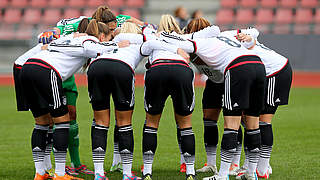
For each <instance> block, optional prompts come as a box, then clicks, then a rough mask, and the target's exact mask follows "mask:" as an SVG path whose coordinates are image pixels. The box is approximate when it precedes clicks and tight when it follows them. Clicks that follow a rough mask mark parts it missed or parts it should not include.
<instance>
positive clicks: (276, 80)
mask: <svg viewBox="0 0 320 180" xmlns="http://www.w3.org/2000/svg"><path fill="white" fill-rule="evenodd" d="M291 83H292V69H291V65H290V63H289V61H288V62H287V64H286V65H285V66H284V67H283V68H282V69H281V70H280V71H279V72H278V73H276V74H273V75H271V76H269V77H267V83H266V88H265V101H264V102H265V108H264V109H263V111H262V112H261V114H275V112H276V110H277V108H278V106H280V105H287V104H288V101H289V93H290V88H291Z"/></svg>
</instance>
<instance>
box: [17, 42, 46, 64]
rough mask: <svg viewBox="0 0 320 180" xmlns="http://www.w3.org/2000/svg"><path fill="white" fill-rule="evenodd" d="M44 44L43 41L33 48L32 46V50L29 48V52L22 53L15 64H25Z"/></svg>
mask: <svg viewBox="0 0 320 180" xmlns="http://www.w3.org/2000/svg"><path fill="white" fill-rule="evenodd" d="M42 46H43V44H42V43H40V44H38V45H36V46H34V47H33V48H31V49H30V50H28V51H27V52H25V53H24V54H22V55H21V56H19V57H18V58H17V59H16V60H15V62H14V63H15V64H17V65H23V64H24V63H25V62H26V61H27V60H28V59H29V58H31V57H32V56H34V55H35V54H37V53H39V52H40V51H41V47H42Z"/></svg>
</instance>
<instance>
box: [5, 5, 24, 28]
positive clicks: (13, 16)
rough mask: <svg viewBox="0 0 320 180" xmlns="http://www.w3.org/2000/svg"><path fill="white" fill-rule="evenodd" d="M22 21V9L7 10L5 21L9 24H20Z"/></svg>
mask: <svg viewBox="0 0 320 180" xmlns="http://www.w3.org/2000/svg"><path fill="white" fill-rule="evenodd" d="M20 20H21V9H16V8H15V9H13V8H10V9H6V11H5V14H4V17H3V21H4V22H5V23H8V24H15V23H19V22H20Z"/></svg>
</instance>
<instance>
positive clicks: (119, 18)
mask: <svg viewBox="0 0 320 180" xmlns="http://www.w3.org/2000/svg"><path fill="white" fill-rule="evenodd" d="M116 19H117V27H121V25H122V24H123V23H124V22H126V20H128V19H131V16H128V15H123V14H119V15H118V16H117V17H116Z"/></svg>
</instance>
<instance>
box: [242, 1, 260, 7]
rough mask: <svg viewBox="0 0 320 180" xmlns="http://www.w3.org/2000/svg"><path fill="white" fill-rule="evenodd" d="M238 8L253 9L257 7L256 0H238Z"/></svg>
mask: <svg viewBox="0 0 320 180" xmlns="http://www.w3.org/2000/svg"><path fill="white" fill-rule="evenodd" d="M239 4H240V6H241V7H251V8H254V7H256V6H257V4H258V2H257V0H240V3H239Z"/></svg>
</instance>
